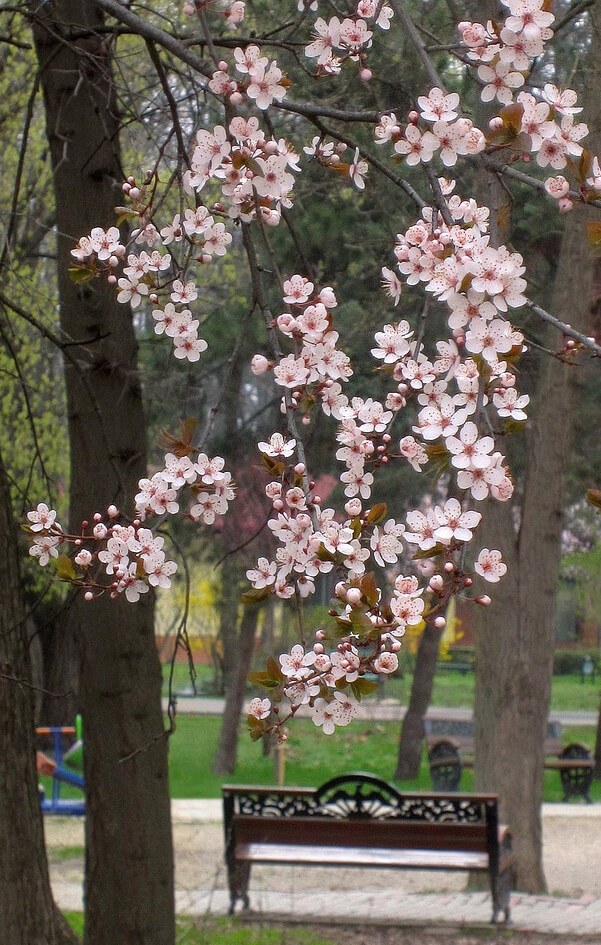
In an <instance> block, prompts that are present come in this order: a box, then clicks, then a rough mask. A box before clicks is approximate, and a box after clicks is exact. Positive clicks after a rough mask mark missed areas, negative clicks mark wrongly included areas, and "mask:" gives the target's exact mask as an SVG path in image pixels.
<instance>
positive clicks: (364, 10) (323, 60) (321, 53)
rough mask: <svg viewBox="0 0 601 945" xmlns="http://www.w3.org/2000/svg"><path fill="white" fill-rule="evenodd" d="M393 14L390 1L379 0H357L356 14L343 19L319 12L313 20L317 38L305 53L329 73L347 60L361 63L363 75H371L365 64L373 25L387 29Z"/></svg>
mask: <svg viewBox="0 0 601 945" xmlns="http://www.w3.org/2000/svg"><path fill="white" fill-rule="evenodd" d="M392 16H393V11H392V8H391V7H390V6H389V5H388V3H381V2H378V0H358V2H357V7H356V10H355V13H354V15H353V16H348V17H345V18H344V19H343V20H340V18H339V17H337V16H333V17H331V18H330V19H329V20H325V19H324V18H323V17H321V16H320V17H318V18H317V20H316V21H315V24H314V27H315V33H316V36H315V39H314V40H313V42H312V43H309V45H308V46H306V47H305V56H306V57H307V58H308V59H315V60H316V64H317V67H318V71H319V72H321V73H324V74H327V75H337V74H338V73H339V72H340V70H341V68H342V66H343V64H344V63H345V62H346V61H348V60H350V61H353V62H358V63H361V64H363V66H364V68H363V69H362V73H361V74H362V78H364V79H370V78H371V72H370V70H368V69H367V68H366V67H365V60H366V56H367V51H368V50H369V48H370V47H371V44H372V37H373V30H372V29H370V26H378V27H379V28H380V29H382V30H388V29H390V20H391V19H392Z"/></svg>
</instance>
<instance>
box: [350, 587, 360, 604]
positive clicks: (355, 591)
mask: <svg viewBox="0 0 601 945" xmlns="http://www.w3.org/2000/svg"><path fill="white" fill-rule="evenodd" d="M346 599H347V601H348V603H349V604H350V605H351V607H356V606H357V604H359V603H360V602H361V591H360V590H359V588H358V587H349V589H348V591H347V592H346Z"/></svg>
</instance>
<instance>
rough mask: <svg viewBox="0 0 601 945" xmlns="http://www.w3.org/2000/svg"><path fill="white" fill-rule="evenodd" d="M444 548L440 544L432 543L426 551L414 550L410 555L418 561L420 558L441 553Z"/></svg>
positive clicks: (432, 556) (433, 556)
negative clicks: (432, 545) (431, 546)
mask: <svg viewBox="0 0 601 945" xmlns="http://www.w3.org/2000/svg"><path fill="white" fill-rule="evenodd" d="M444 550H445V549H444V548H443V546H442V545H434V547H433V548H428V550H427V551H416V552H415V554H414V555H412V560H413V561H420V560H421V559H422V558H435V557H436V555H440V554H442V553H443V551H444Z"/></svg>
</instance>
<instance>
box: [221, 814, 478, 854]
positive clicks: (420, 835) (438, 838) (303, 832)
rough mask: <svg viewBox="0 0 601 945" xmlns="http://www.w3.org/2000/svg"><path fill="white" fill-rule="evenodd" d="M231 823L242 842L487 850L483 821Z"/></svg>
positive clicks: (309, 819)
mask: <svg viewBox="0 0 601 945" xmlns="http://www.w3.org/2000/svg"><path fill="white" fill-rule="evenodd" d="M233 827H234V831H235V835H236V839H237V841H238V842H244V843H276V844H289V845H295V844H297V845H301V846H302V845H305V844H306V845H308V846H317V845H318V844H319V846H322V845H323V846H328V845H334V846H336V845H342V846H347V845H348V846H353V847H356V848H359V847H366V848H368V847H374V846H377V847H397V848H403V847H418V848H424V849H430V850H436V851H442V850H457V849H459V850H462V851H469V852H486V850H487V849H488V843H487V835H486V826H485V825H484V824H457V823H441V822H438V823H428V822H422V821H395V820H381V821H374V820H368V821H361V820H341V819H337V818H330V817H294V818H292V817H290V818H288V817H261V818H257V817H246V816H235V817H234V818H233Z"/></svg>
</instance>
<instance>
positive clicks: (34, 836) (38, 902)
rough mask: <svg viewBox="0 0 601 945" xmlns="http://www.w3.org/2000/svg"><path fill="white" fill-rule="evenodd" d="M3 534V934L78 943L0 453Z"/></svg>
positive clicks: (7, 938)
mask: <svg viewBox="0 0 601 945" xmlns="http://www.w3.org/2000/svg"><path fill="white" fill-rule="evenodd" d="M0 536H1V537H0V718H1V719H2V724H1V725H0V757H1V758H2V764H1V765H0V876H2V881H1V882H0V940H1V941H2V942H6V943H7V945H8V943H10V945H75V943H76V941H77V939H76V938H75V935H74V934H73V933H72V932H71V930H70V929H69V928H68V926H67V924H66V922H65V920H64V919H63V917H62V916H61V914H60V913H59V911H58V910H57V908H56V906H55V905H54V901H53V899H52V892H51V889H50V879H49V876H48V863H47V861H46V849H45V846H44V827H43V823H42V811H41V808H40V797H39V792H38V778H37V771H36V763H35V749H36V746H35V731H34V727H35V723H34V717H33V690H32V689H31V688H30V686H29V683H30V678H31V677H30V662H29V647H28V640H27V631H26V626H25V617H24V607H23V601H22V598H21V578H20V574H19V550H18V545H17V533H16V530H15V527H14V523H13V521H12V514H11V507H10V495H9V490H8V483H7V480H6V475H5V470H4V466H3V464H2V457H1V456H0ZM14 680H20V681H21V680H22V682H15V681H14Z"/></svg>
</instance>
